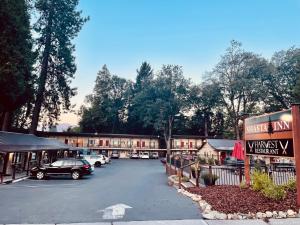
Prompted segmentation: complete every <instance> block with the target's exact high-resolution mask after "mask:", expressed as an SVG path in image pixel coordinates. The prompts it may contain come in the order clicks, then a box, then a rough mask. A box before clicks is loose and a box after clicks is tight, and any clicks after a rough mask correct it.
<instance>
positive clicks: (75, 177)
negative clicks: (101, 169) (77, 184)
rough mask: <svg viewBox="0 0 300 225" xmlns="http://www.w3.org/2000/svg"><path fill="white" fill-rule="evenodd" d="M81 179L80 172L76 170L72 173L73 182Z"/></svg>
mask: <svg viewBox="0 0 300 225" xmlns="http://www.w3.org/2000/svg"><path fill="white" fill-rule="evenodd" d="M79 178H80V173H79V171H77V170H75V171H73V172H72V179H73V180H78V179H79Z"/></svg>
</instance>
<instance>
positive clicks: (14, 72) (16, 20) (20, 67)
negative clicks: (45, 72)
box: [0, 0, 34, 130]
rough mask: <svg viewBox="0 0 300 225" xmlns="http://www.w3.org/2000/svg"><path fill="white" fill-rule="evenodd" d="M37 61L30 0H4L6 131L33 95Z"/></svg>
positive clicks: (1, 41) (1, 53) (1, 111)
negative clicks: (33, 49) (11, 119)
mask: <svg viewBox="0 0 300 225" xmlns="http://www.w3.org/2000/svg"><path fill="white" fill-rule="evenodd" d="M33 61H34V54H33V52H32V38H31V34H30V23H29V13H28V5H27V4H26V1H25V0H14V1H11V0H1V5H0V99H1V101H0V118H2V128H1V129H2V130H6V129H7V128H8V126H9V123H10V121H9V118H10V116H11V114H12V112H13V111H14V110H16V109H17V108H19V107H20V106H22V105H23V104H24V103H25V102H26V101H28V99H29V98H31V96H32V93H33V82H34V81H33V79H34V77H33V75H32V73H31V71H32V64H33ZM0 124H1V122H0Z"/></svg>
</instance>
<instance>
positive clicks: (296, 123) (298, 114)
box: [292, 104, 300, 208]
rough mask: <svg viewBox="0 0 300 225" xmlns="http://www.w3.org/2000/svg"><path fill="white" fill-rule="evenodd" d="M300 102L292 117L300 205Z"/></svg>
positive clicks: (299, 205)
mask: <svg viewBox="0 0 300 225" xmlns="http://www.w3.org/2000/svg"><path fill="white" fill-rule="evenodd" d="M299 106H300V104H293V105H292V118H293V145H294V157H295V164H296V174H297V176H296V185H297V206H298V208H299V207H300V177H299V174H300V152H299V150H300V109H299Z"/></svg>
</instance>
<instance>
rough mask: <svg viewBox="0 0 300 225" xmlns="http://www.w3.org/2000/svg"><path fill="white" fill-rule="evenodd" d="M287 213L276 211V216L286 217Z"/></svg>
mask: <svg viewBox="0 0 300 225" xmlns="http://www.w3.org/2000/svg"><path fill="white" fill-rule="evenodd" d="M286 216H287V214H286V213H285V212H283V211H279V212H278V217H277V218H286Z"/></svg>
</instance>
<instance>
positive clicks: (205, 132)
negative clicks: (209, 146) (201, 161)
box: [204, 117, 208, 137]
mask: <svg viewBox="0 0 300 225" xmlns="http://www.w3.org/2000/svg"><path fill="white" fill-rule="evenodd" d="M204 136H205V137H208V125H207V117H204Z"/></svg>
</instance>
